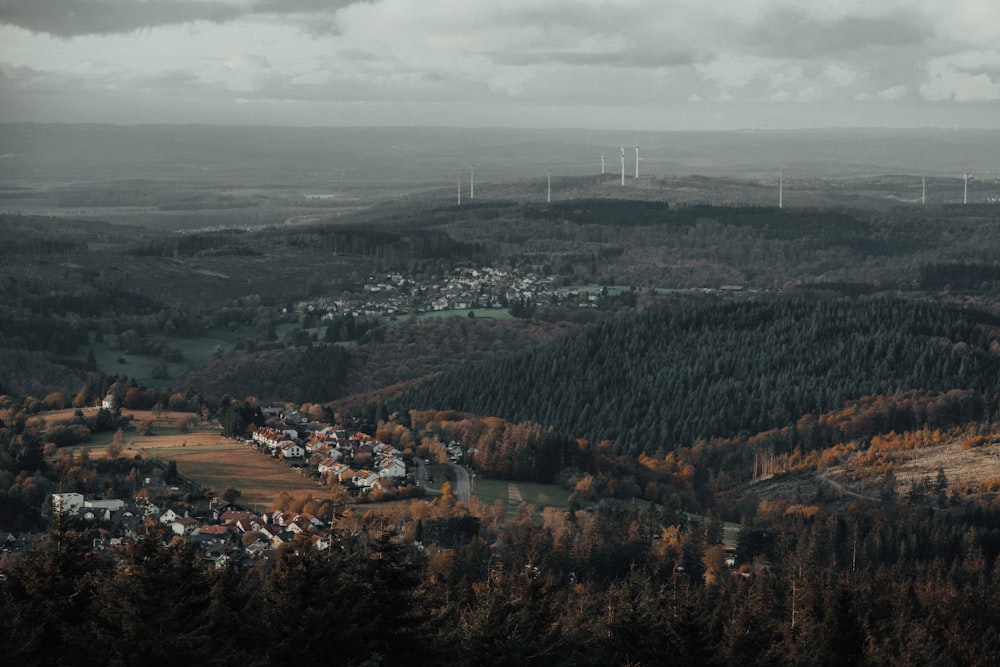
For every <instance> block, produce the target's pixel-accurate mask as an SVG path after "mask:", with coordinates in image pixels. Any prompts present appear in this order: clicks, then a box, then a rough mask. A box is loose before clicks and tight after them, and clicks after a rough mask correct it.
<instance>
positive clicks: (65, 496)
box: [52, 493, 83, 514]
mask: <svg viewBox="0 0 1000 667" xmlns="http://www.w3.org/2000/svg"><path fill="white" fill-rule="evenodd" d="M81 507H83V494H82V493H53V494H52V511H54V512H56V513H57V514H76V513H77V512H78V511H79V510H80V508H81Z"/></svg>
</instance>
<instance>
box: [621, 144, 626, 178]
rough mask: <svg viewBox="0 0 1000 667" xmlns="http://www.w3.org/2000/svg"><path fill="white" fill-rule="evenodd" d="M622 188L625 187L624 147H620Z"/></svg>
mask: <svg viewBox="0 0 1000 667" xmlns="http://www.w3.org/2000/svg"><path fill="white" fill-rule="evenodd" d="M622 187H625V146H624V144H623V145H622Z"/></svg>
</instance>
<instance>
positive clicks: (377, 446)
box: [250, 415, 408, 495]
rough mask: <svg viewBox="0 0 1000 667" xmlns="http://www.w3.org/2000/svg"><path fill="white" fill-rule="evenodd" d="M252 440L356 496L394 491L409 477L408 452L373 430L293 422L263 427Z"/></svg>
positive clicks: (276, 455) (323, 480) (328, 483)
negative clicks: (376, 435)
mask: <svg viewBox="0 0 1000 667" xmlns="http://www.w3.org/2000/svg"><path fill="white" fill-rule="evenodd" d="M283 416H285V417H286V419H287V415H283ZM250 443H252V445H253V446H254V447H256V448H257V449H259V450H261V451H264V452H266V453H268V454H270V455H271V456H273V457H275V458H280V459H283V460H285V461H286V462H288V463H289V464H291V465H294V466H297V467H302V468H307V469H308V470H309V471H310V472H311V471H315V472H316V473H317V475H318V477H319V480H320V481H321V482H322V483H324V484H327V485H333V484H340V485H342V486H343V487H344V488H345V489H346V490H347V491H348V492H349V493H351V494H352V495H356V494H358V493H371V492H372V491H375V490H378V491H382V492H390V491H392V490H393V489H395V488H396V486H397V485H399V484H400V483H401V482H402V481H404V480H406V478H407V473H408V470H407V466H406V462H405V461H404V460H403V454H402V452H400V451H399V450H398V449H396V448H395V447H393V446H392V445H388V444H386V443H384V442H379V441H378V440H375V439H374V438H372V437H371V436H370V435H368V434H367V433H362V432H360V431H358V432H354V433H350V432H348V431H347V430H345V429H343V428H341V427H339V426H333V425H329V424H316V423H309V424H299V425H298V426H293V425H289V424H288V423H287V421H286V422H285V423H279V424H276V425H275V426H264V427H261V428H258V429H257V430H256V431H254V433H253V435H252V436H251V440H250Z"/></svg>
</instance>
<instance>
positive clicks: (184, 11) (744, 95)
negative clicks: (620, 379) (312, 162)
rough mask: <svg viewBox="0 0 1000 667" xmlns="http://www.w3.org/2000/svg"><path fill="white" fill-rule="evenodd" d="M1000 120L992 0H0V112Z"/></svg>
mask: <svg viewBox="0 0 1000 667" xmlns="http://www.w3.org/2000/svg"><path fill="white" fill-rule="evenodd" d="M19 121H34V122H67V123H74V122H108V123H124V124H140V123H182V124H187V123H206V124H226V125H230V124H238V125H285V126H382V125H389V126H414V125H420V126H458V127H536V128H589V129H633V130H653V131H665V130H715V129H796V128H814V127H824V128H826V127H891V128H897V127H898V128H910V127H963V128H964V127H978V128H1000V2H997V1H996V0H837V2H831V1H830V0H822V1H815V0H726V1H722V0H503V1H502V2H500V1H496V0H464V1H461V0H364V1H353V0H0V122H19Z"/></svg>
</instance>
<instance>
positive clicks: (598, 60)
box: [488, 49, 696, 69]
mask: <svg viewBox="0 0 1000 667" xmlns="http://www.w3.org/2000/svg"><path fill="white" fill-rule="evenodd" d="M488 55H489V57H490V59H491V60H493V62H495V63H497V64H500V65H510V66H524V65H540V64H559V65H571V66H604V67H628V68H640V69H645V68H657V67H670V66H677V65H691V64H693V63H694V62H695V61H696V58H695V55H694V54H693V53H691V52H688V51H669V50H659V49H649V50H621V51H610V52H580V51H561V50H554V49H543V50H530V51H522V52H497V53H491V54H488Z"/></svg>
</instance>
